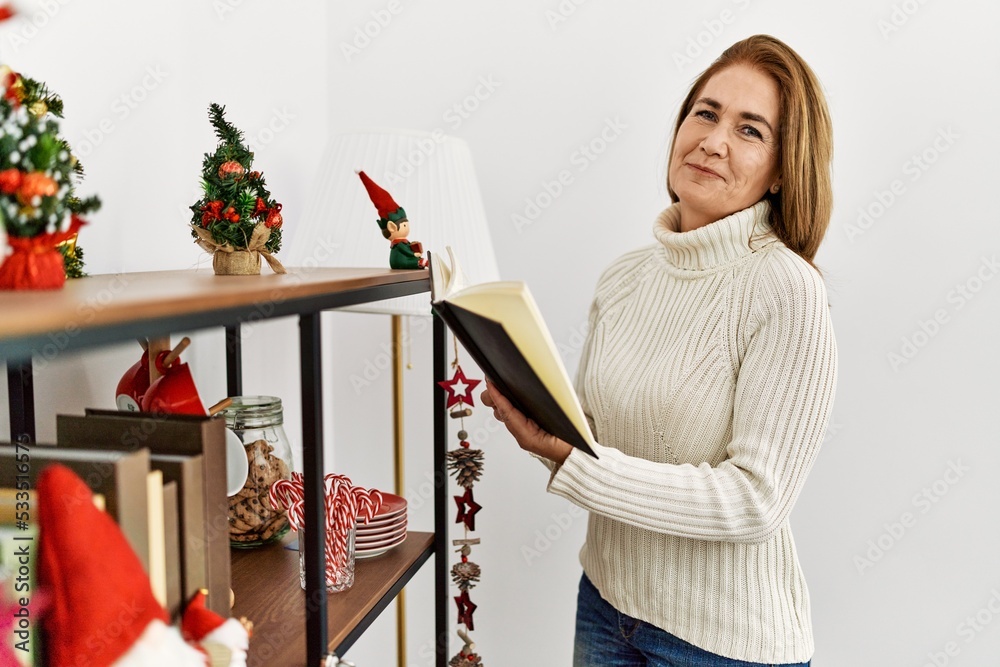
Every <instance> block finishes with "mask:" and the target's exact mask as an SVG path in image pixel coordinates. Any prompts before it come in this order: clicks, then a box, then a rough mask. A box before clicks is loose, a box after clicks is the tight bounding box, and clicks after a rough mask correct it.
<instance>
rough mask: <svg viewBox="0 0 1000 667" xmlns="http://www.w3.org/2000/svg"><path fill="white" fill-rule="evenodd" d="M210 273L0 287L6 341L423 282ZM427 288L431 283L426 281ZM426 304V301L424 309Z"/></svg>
mask: <svg viewBox="0 0 1000 667" xmlns="http://www.w3.org/2000/svg"><path fill="white" fill-rule="evenodd" d="M267 271H268V269H267V268H264V269H262V273H261V275H259V276H216V275H215V274H214V273H213V272H212V271H211V270H189V271H155V272H145V273H118V274H107V275H95V276H89V277H87V278H80V279H77V280H69V281H67V282H66V286H65V287H64V288H63V289H60V290H53V291H28V292H0V313H3V317H2V318H0V344H2V343H3V341H4V340H8V339H17V338H25V337H28V336H38V335H44V334H47V333H48V332H64V331H65V332H69V334H70V335H73V331H75V330H79V329H87V328H94V327H107V326H114V325H119V324H123V323H129V322H135V321H137V320H145V319H162V318H169V317H177V316H180V315H191V314H197V313H206V312H211V311H215V310H220V309H225V308H234V307H254V306H260V305H263V304H268V303H271V304H273V303H276V302H287V301H293V300H296V299H307V298H310V297H316V296H324V295H330V294H336V293H343V292H350V291H353V290H360V289H365V288H371V287H376V286H379V285H392V284H397V283H405V282H417V281H428V277H427V276H428V273H427V271H421V270H416V271H394V270H391V269H381V268H307V269H295V268H289V269H288V273H287V274H284V275H276V274H270V273H268V272H267ZM428 285H429V282H428ZM428 309H429V306H428Z"/></svg>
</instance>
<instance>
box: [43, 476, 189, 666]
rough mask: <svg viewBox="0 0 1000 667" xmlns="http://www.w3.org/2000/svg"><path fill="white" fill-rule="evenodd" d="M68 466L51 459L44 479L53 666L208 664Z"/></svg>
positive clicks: (46, 622) (46, 623) (48, 640)
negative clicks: (171, 623) (175, 625)
mask: <svg viewBox="0 0 1000 667" xmlns="http://www.w3.org/2000/svg"><path fill="white" fill-rule="evenodd" d="M92 495H93V494H92V492H91V490H90V489H89V488H88V487H87V485H86V484H84V483H83V481H82V480H81V479H80V478H79V477H77V476H76V474H75V473H74V472H73V471H71V470H70V469H69V468H67V467H65V466H62V465H58V464H52V465H50V466H48V467H47V468H46V469H45V470H43V471H42V474H41V476H40V477H39V480H38V521H39V545H38V585H39V588H40V589H42V590H45V591H46V592H47V593H48V595H49V596H50V599H51V603H50V608H49V610H48V612H47V613H46V615H45V617H44V619H43V621H42V626H43V629H44V630H45V647H46V653H47V655H48V663H49V664H51V665H77V664H80V663H81V660H84V661H85V662H86V664H87V665H89V666H90V667H107V666H109V665H112V666H114V667H132V666H135V667H139V666H140V665H142V666H143V667H159V666H161V665H162V666H164V667H166V666H167V665H170V666H171V667H182V666H183V667H187V666H189V665H190V666H191V667H195V666H197V667H204V665H205V655H204V653H202V652H200V651H198V650H197V649H195V648H193V647H191V646H188V645H187V644H185V643H184V640H183V639H181V636H180V633H179V632H177V630H176V629H174V628H171V627H169V626H168V625H167V623H168V622H169V616H168V615H167V612H166V610H164V609H163V607H161V606H160V604H159V603H158V602H157V601H156V598H154V597H153V591H152V589H151V588H150V584H149V577H148V576H147V574H146V573H145V572H144V571H143V568H142V563H140V562H139V559H138V557H137V556H136V555H135V552H134V551H132V547H131V546H129V544H128V542H127V541H126V539H125V536H124V535H123V534H122V532H121V529H120V528H119V527H118V524H116V523H115V522H114V521H113V520H112V519H111V517H109V516H108V515H107V514H105V513H104V512H102V511H101V510H99V509H97V507H95V506H94V504H93V503H92V502H90V499H91V497H92Z"/></svg>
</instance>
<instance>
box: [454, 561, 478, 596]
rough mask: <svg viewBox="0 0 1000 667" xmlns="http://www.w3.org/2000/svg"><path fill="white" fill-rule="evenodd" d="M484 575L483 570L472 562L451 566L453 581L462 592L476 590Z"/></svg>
mask: <svg viewBox="0 0 1000 667" xmlns="http://www.w3.org/2000/svg"><path fill="white" fill-rule="evenodd" d="M482 573H483V571H482V569H481V568H480V567H479V566H478V565H477V564H476V563H473V562H472V561H468V562H461V563H455V564H454V565H452V566H451V580H452V582H454V584H455V585H456V586H458V589H459V590H461V591H467V590H469V589H470V588H475V587H476V584H478V583H479V577H480V575H482Z"/></svg>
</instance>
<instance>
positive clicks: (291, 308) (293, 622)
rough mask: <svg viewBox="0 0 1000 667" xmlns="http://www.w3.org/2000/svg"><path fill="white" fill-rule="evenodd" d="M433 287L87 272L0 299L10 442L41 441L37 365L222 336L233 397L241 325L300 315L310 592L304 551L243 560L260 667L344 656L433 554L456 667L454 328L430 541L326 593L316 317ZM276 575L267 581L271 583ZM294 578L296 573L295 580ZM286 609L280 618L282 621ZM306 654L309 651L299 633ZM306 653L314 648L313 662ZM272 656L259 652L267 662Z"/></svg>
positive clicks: (440, 398) (365, 563) (349, 279)
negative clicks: (451, 450)
mask: <svg viewBox="0 0 1000 667" xmlns="http://www.w3.org/2000/svg"><path fill="white" fill-rule="evenodd" d="M429 289H430V281H429V278H428V276H427V272H426V271H392V270H388V269H364V268H310V269H289V270H288V273H287V274H284V275H262V276H215V275H214V274H212V273H211V272H208V271H161V272H147V273H124V274H109V275H100V276H91V277H88V278H83V279H79V280H71V281H69V282H67V284H66V287H65V288H63V289H62V290H58V291H53V292H5V293H0V357H2V358H3V359H4V360H5V361H6V364H7V386H8V391H9V409H10V426H11V440H12V441H15V442H24V443H29V444H30V443H34V442H35V411H34V390H33V383H32V359H33V358H39V357H44V358H46V359H51V358H53V357H54V356H57V355H59V354H61V353H63V352H65V351H69V350H81V349H86V348H93V347H97V346H101V345H107V344H111V343H116V342H123V341H127V340H131V339H133V338H135V337H137V336H158V335H166V334H170V333H172V332H176V331H193V330H197V329H205V328H211V327H224V328H225V331H226V362H227V363H226V374H227V389H228V392H229V395H231V396H237V395H240V394H241V393H242V361H241V355H242V350H241V338H240V331H241V324H243V323H245V322H255V321H258V320H264V319H273V318H278V317H292V316H297V317H298V318H299V346H300V347H299V361H300V378H301V386H302V440H303V448H302V449H303V468H304V478H305V513H306V537H307V544H306V546H307V556H306V590H305V591H303V590H302V589H301V587H300V586H299V581H298V553H297V552H294V551H290V550H288V549H284V548H282V546H281V545H272V546H270V547H267V548H263V549H260V550H254V551H248V552H235V551H234V553H233V575H232V586H233V589H234V591H235V592H236V594H237V606H236V608H235V609H234V613H235V614H237V615H246V616H248V617H249V618H251V620H253V621H254V623H255V627H254V637H253V639H252V640H251V644H250V649H251V662H250V664H251V666H252V665H254V664H261V665H263V664H267V665H275V666H277V667H285V666H286V665H303V664H304V665H309V666H310V667H315V666H317V665H321V664H323V662H322V661H323V659H324V658H325V656H326V655H327V653H328V652H332V653H335V654H336V655H338V656H341V657H342V656H343V655H344V652H345V651H347V650H348V649H349V648H350V647H351V645H352V644H353V643H354V642H355V641H356V640H357V639H358V637H360V636H361V634H363V633H364V631H365V630H366V629H367V628H368V627H369V626H370V625H371V623H372V622H373V621H374V620H375V618H377V617H378V615H379V614H380V613H381V612H382V611H383V610H384V609H385V608H386V607H387V606H388V605H389V603H390V602H392V600H393V599H394V598H395V596H396V595H397V594H398V593H399V591H400V590H402V588H403V587H404V586H405V585H406V583H407V582H408V581H409V580H410V578H411V577H412V576H413V575H414V574H415V573H416V572H417V571H418V570H419V569H420V568H421V566H423V565H424V564H425V563H426V562H427V561H428V560H429V559H430V557H431V556H432V555H433V556H435V558H434V580H435V636H436V641H435V653H436V665H437V667H445V666H446V665H447V660H448V658H447V649H448V641H447V637H448V621H447V599H448V563H447V557H448V548H447V539H448V534H447V531H448V524H447V515H446V501H447V483H446V482H447V479H448V475H447V469H446V464H445V449H446V437H447V433H446V429H447V424H446V420H445V415H446V410H445V400H446V397H445V393H444V391H443V390H442V389H441V388H440V387H439V386H437V384H436V382H437V381H438V380H443V379H445V369H446V364H447V361H446V332H445V328H444V325H443V323H442V322H441V321H440V320H439V319H438V318H437V317H435V318H434V334H433V336H434V355H433V356H434V380H435V386H434V388H433V392H434V394H433V395H434V401H433V405H434V411H435V414H434V448H433V469H434V473H435V474H434V476H435V478H436V479H440V480H444V482H442V483H438V484H436V485H435V488H434V532H433V533H422V532H411V533H409V534H408V537H407V540H406V542H404V543H403V545H401V546H400V547H397V548H396V549H394V550H392V551H390V552H389V553H388V554H385V555H383V556H380V557H378V558H375V559H372V560H359V561H358V564H357V570H356V579H355V584H354V587H353V588H352V589H351V590H350V591H348V592H346V593H340V594H337V595H334V596H329V599H328V596H327V594H326V590H325V589H324V588H323V587H322V586H320V582H321V581H322V580H323V571H324V564H323V549H322V548H321V545H322V543H323V539H324V527H323V522H322V520H321V519H320V517H322V515H323V499H322V496H321V490H322V488H323V483H322V480H323V472H324V462H323V410H322V406H323V388H322V378H321V376H320V367H321V366H320V359H321V354H322V335H321V334H322V332H321V326H320V314H321V312H323V311H325V310H333V309H337V308H343V307H346V306H352V305H356V304H360V303H367V302H372V301H381V300H383V299H389V298H394V297H398V296H406V295H410V294H419V293H422V292H427V291H429ZM264 573H267V576H264ZM292 574H294V577H292V576H291V575H292ZM278 612H280V613H278ZM303 624H304V626H305V632H304V636H305V646H304V647H303V645H302V637H303V632H302V625H303ZM303 648H304V649H305V650H304V652H303ZM265 652H266V653H267V655H266V656H265V655H263V654H264V653H265Z"/></svg>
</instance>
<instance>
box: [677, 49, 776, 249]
mask: <svg viewBox="0 0 1000 667" xmlns="http://www.w3.org/2000/svg"><path fill="white" fill-rule="evenodd" d="M779 114H780V106H779V99H778V85H777V83H776V82H775V81H774V79H772V78H771V77H770V76H768V75H767V74H764V73H762V72H760V71H759V70H757V69H754V68H751V67H749V66H746V65H733V66H731V67H727V68H726V69H724V70H722V71H720V72H718V73H716V74H715V75H714V76H712V78H710V79H709V80H708V82H707V83H705V86H704V88H703V89H702V90H701V92H700V93H699V94H698V96H697V98H696V99H695V102H694V106H692V107H691V112H690V113H689V114H688V115H687V117H686V118H684V121H683V122H682V123H681V126H680V129H679V130H678V132H677V137H676V139H675V140H674V150H673V154H672V155H671V156H670V168H669V170H668V171H669V174H668V178H669V179H670V186H671V187H672V188H673V190H674V192H675V193H677V197H678V199H679V202H680V209H681V227H682V231H688V230H690V229H696V228H698V227H700V226H702V225H706V224H708V223H710V222H713V221H715V220H718V219H720V218H724V217H726V216H727V215H730V214H732V213H735V212H736V211H740V210H742V209H744V208H747V207H748V206H752V205H753V204H756V203H757V202H758V201H760V200H761V198H763V196H764V193H765V192H767V190H768V188H770V187H771V186H773V185H776V184H779V172H778V123H780V122H781V118H780V116H779Z"/></svg>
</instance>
